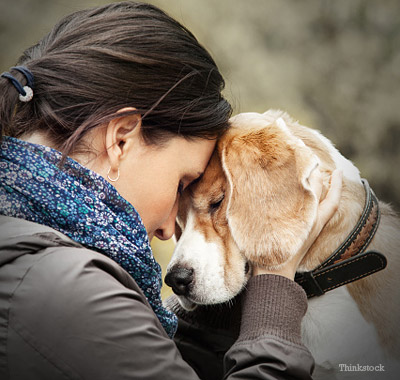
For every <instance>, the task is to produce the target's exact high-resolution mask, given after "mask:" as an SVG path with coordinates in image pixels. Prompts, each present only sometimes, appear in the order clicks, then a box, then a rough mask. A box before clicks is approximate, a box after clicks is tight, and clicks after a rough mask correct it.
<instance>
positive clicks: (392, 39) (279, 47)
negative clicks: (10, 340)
mask: <svg viewBox="0 0 400 380" xmlns="http://www.w3.org/2000/svg"><path fill="white" fill-rule="evenodd" d="M107 2H108V1H101V0H97V1H95V0H90V1H89V0H79V1H78V0H0V51H1V56H0V66H1V68H0V69H3V70H6V69H7V68H8V67H9V66H11V65H13V64H14V63H15V62H16V60H17V58H18V56H19V55H20V53H21V52H22V50H23V49H24V48H26V47H28V46H30V45H31V44H33V43H35V42H36V41H37V40H38V39H39V38H41V37H42V36H43V35H44V33H46V32H47V31H49V30H50V28H51V26H52V25H53V24H54V23H55V22H56V21H57V20H58V19H59V18H60V17H62V16H63V15H65V14H68V13H70V12H72V11H74V10H78V9H82V8H86V7H88V6H95V5H101V4H105V3H107ZM149 2H150V3H153V4H155V5H158V6H160V7H161V8H163V9H164V10H166V11H167V12H168V13H170V14H171V15H172V16H174V17H175V18H177V19H178V20H179V21H181V22H182V23H183V24H184V25H186V26H187V27H188V28H189V29H190V30H192V31H193V33H194V34H195V35H196V36H197V37H198V39H199V40H200V42H201V43H202V44H203V45H204V46H206V47H207V48H208V49H209V50H210V51H211V53H212V55H213V56H214V58H215V60H216V61H217V63H218V65H219V66H220V68H221V70H222V72H223V74H224V76H225V78H226V84H227V86H226V90H225V94H226V97H227V98H228V99H229V100H230V101H231V102H232V104H233V106H234V110H235V113H237V112H248V111H256V112H264V111H265V110H267V109H269V108H279V109H283V110H286V111H287V112H289V113H290V114H291V115H292V116H293V117H294V118H296V119H298V120H300V122H301V123H302V124H304V125H308V126H311V127H313V128H316V129H319V130H320V131H321V132H322V133H323V134H324V135H325V136H327V137H328V138H329V139H331V140H332V141H333V142H334V143H335V145H336V146H337V148H338V149H339V150H340V151H341V152H342V153H343V154H344V155H345V156H346V157H348V158H349V159H351V160H352V161H353V162H354V163H355V164H356V166H357V167H358V168H359V169H360V171H361V174H362V176H364V177H366V178H367V179H368V181H369V182H370V184H371V186H372V187H373V188H374V190H375V192H376V193H377V195H378V197H379V198H380V199H382V200H384V201H386V202H391V203H392V204H394V206H395V208H396V209H397V210H400V171H399V166H400V149H399V142H400V2H399V1H398V0H381V1H377V0H352V1H348V0H336V1H332V0H308V1H296V0H248V1H245V0H218V1H217V0H154V1H149Z"/></svg>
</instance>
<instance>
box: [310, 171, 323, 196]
mask: <svg viewBox="0 0 400 380" xmlns="http://www.w3.org/2000/svg"><path fill="white" fill-rule="evenodd" d="M308 182H309V183H310V187H311V190H312V191H313V193H314V194H315V196H316V197H317V199H318V200H320V199H321V194H322V187H323V184H322V183H323V181H322V174H321V172H320V170H319V168H318V167H316V168H315V169H314V170H313V171H312V172H311V174H310V177H309V178H308Z"/></svg>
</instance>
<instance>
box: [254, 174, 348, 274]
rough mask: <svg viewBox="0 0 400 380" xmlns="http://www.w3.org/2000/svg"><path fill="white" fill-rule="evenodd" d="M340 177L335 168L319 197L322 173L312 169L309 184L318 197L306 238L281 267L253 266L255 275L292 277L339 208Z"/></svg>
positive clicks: (341, 176) (341, 175)
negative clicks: (314, 216)
mask: <svg viewBox="0 0 400 380" xmlns="http://www.w3.org/2000/svg"><path fill="white" fill-rule="evenodd" d="M342 178H343V173H342V171H341V170H335V171H334V172H333V173H332V175H331V179H330V187H329V189H328V192H327V193H326V196H325V198H324V199H321V194H322V187H323V186H322V175H321V173H320V171H319V170H314V171H313V173H312V174H311V176H310V186H311V188H312V189H313V191H314V193H315V194H316V195H317V198H319V199H320V202H319V205H318V211H317V217H316V219H315V222H314V225H313V227H312V229H311V232H310V234H309V235H308V238H307V239H306V240H305V242H304V244H303V245H302V247H301V248H300V249H299V251H298V252H297V254H296V255H295V256H293V257H292V258H291V259H290V260H289V261H287V262H285V263H284V264H283V265H282V266H281V267H279V268H278V269H275V270H270V269H265V268H260V267H257V266H254V267H253V270H252V274H253V276H257V275H260V274H277V275H281V276H284V277H287V278H289V279H291V280H293V279H294V276H295V274H296V270H297V268H298V266H299V264H300V262H301V260H302V259H303V257H304V256H305V254H306V253H307V251H308V250H309V249H310V247H311V246H312V245H313V243H314V242H315V240H316V239H317V237H318V236H319V234H320V233H321V231H322V229H323V228H324V226H325V224H326V223H328V221H329V220H330V219H331V218H332V216H333V215H334V214H335V212H336V211H337V209H338V208H339V202H340V196H341V193H342Z"/></svg>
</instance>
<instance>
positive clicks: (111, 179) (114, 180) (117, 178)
mask: <svg viewBox="0 0 400 380" xmlns="http://www.w3.org/2000/svg"><path fill="white" fill-rule="evenodd" d="M110 171H111V166H110V169H108V172H107V178H108V179H109V180H110V181H111V182H117V181H118V180H119V168H118V172H117V177H116V178H110Z"/></svg>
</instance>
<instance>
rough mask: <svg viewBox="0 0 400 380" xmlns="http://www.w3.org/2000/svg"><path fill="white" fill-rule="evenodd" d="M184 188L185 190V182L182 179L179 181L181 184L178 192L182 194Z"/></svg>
mask: <svg viewBox="0 0 400 380" xmlns="http://www.w3.org/2000/svg"><path fill="white" fill-rule="evenodd" d="M183 190H185V187H184V184H183V182H182V181H179V184H178V194H179V195H182V193H183Z"/></svg>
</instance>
